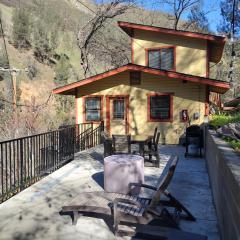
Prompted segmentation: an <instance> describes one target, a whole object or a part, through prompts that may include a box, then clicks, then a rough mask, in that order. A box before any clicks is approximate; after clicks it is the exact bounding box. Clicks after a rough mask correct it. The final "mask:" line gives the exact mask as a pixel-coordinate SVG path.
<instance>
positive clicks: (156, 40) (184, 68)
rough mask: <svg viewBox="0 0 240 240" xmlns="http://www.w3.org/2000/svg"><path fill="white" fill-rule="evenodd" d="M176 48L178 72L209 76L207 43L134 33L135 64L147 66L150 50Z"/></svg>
mask: <svg viewBox="0 0 240 240" xmlns="http://www.w3.org/2000/svg"><path fill="white" fill-rule="evenodd" d="M167 46H176V71H177V72H181V73H186V74H191V75H196V76H201V77H206V76H207V74H208V69H207V66H208V63H207V62H208V60H207V58H208V56H207V41H205V40H199V39H191V41H189V39H187V38H185V37H181V36H179V37H176V36H171V35H166V34H159V33H153V32H149V33H147V34H146V33H145V32H143V31H140V30H135V31H134V38H133V39H132V51H133V55H132V56H133V59H132V60H133V63H135V64H138V65H143V66H145V65H146V51H145V49H148V48H160V47H167Z"/></svg>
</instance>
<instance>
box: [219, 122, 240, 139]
mask: <svg viewBox="0 0 240 240" xmlns="http://www.w3.org/2000/svg"><path fill="white" fill-rule="evenodd" d="M217 133H218V134H220V135H221V136H224V137H229V138H232V139H236V140H240V123H228V124H226V125H224V126H222V127H221V128H219V129H218V130H217Z"/></svg>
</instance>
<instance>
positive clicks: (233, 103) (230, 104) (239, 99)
mask: <svg viewBox="0 0 240 240" xmlns="http://www.w3.org/2000/svg"><path fill="white" fill-rule="evenodd" d="M238 105H240V97H237V98H235V99H232V100H230V101H228V102H225V103H224V106H225V107H237V106H238Z"/></svg>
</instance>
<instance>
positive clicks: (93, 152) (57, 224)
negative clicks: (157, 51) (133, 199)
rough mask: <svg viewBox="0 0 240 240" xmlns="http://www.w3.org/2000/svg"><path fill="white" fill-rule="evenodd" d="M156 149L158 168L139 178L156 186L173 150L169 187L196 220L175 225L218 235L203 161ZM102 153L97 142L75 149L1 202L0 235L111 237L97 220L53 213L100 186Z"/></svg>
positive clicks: (178, 150)
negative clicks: (48, 171)
mask: <svg viewBox="0 0 240 240" xmlns="http://www.w3.org/2000/svg"><path fill="white" fill-rule="evenodd" d="M159 150H160V153H161V166H160V168H154V167H145V182H146V183H147V184H151V185H157V183H158V181H159V176H160V175H161V173H162V171H163V169H164V168H165V166H166V164H167V163H168V161H169V159H170V157H171V155H172V154H177V155H178V156H179V160H180V161H179V163H178V166H177V168H176V172H175V175H174V178H173V181H172V183H171V184H170V187H169V189H170V191H171V192H172V193H173V194H174V195H175V196H176V198H178V199H179V200H180V201H181V202H183V203H184V205H186V206H187V207H188V208H189V209H190V210H191V212H192V213H193V215H195V216H196V218H197V221H196V222H189V221H184V220H181V221H180V228H181V229H182V230H184V231H188V232H193V233H198V234H203V235H207V236H208V239H210V240H216V239H219V234H218V229H217V220H216V213H215V209H214V206H213V203H212V193H211V189H210V186H209V180H208V174H207V171H206V165H205V160H204V159H198V158H188V159H185V158H184V148H183V147H180V146H167V145H166V146H160V147H159ZM102 155H103V148H102V146H101V145H99V146H97V147H95V148H92V149H89V150H86V151H83V152H79V153H77V154H76V155H75V160H74V161H72V162H70V163H68V164H67V165H65V166H63V167H62V168H60V169H59V170H57V171H56V172H54V173H52V174H51V175H49V176H47V177H45V178H43V179H42V180H40V181H39V182H37V183H35V184H34V185H32V186H30V187H29V188H27V189H25V190H24V191H22V192H20V193H19V194H17V195H15V196H14V197H12V198H11V199H9V200H7V201H6V202H4V203H2V204H1V205H0V212H1V216H0V233H1V234H0V239H16V240H28V239H29V240H30V239H68V240H69V239H85V240H86V239H116V237H115V236H114V235H113V233H112V232H111V231H110V230H109V228H108V226H107V225H106V224H105V222H104V221H103V220H101V219H95V218H89V217H82V218H79V220H78V223H77V225H76V226H73V225H72V224H71V219H70V217H69V216H61V215H60V214H59V211H60V210H61V207H62V206H63V204H64V203H66V202H68V201H70V200H71V199H72V198H74V197H75V196H77V195H78V194H79V193H82V192H87V191H96V190H100V191H101V190H103V189H102V187H103V157H102ZM144 194H146V195H147V194H148V192H145V193H144ZM118 238H119V237H118ZM124 239H129V238H128V237H125V238H124Z"/></svg>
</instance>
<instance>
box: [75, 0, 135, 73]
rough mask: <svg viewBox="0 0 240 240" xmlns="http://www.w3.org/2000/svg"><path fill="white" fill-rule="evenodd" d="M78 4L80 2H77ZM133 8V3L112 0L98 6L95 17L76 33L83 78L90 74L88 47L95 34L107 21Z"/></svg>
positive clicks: (123, 0) (125, 0)
mask: <svg viewBox="0 0 240 240" xmlns="http://www.w3.org/2000/svg"><path fill="white" fill-rule="evenodd" d="M78 2H81V1H80V0H78ZM132 6H133V1H129V0H128V1H127V0H114V1H111V2H110V3H108V4H101V5H98V7H97V10H96V11H95V15H94V16H93V17H92V18H91V19H90V20H89V21H88V22H87V24H86V25H85V26H84V27H82V28H81V29H80V30H79V32H78V47H79V49H80V52H81V61H82V62H81V65H82V67H83V70H84V76H85V77H87V76H88V75H90V74H91V68H90V64H89V50H90V49H89V46H90V44H91V41H92V40H93V39H94V36H95V35H96V34H97V32H98V31H99V30H100V29H102V28H104V25H105V24H106V22H107V20H111V19H113V18H115V17H116V16H119V15H121V14H123V13H125V12H126V10H127V9H129V8H130V7H132Z"/></svg>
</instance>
